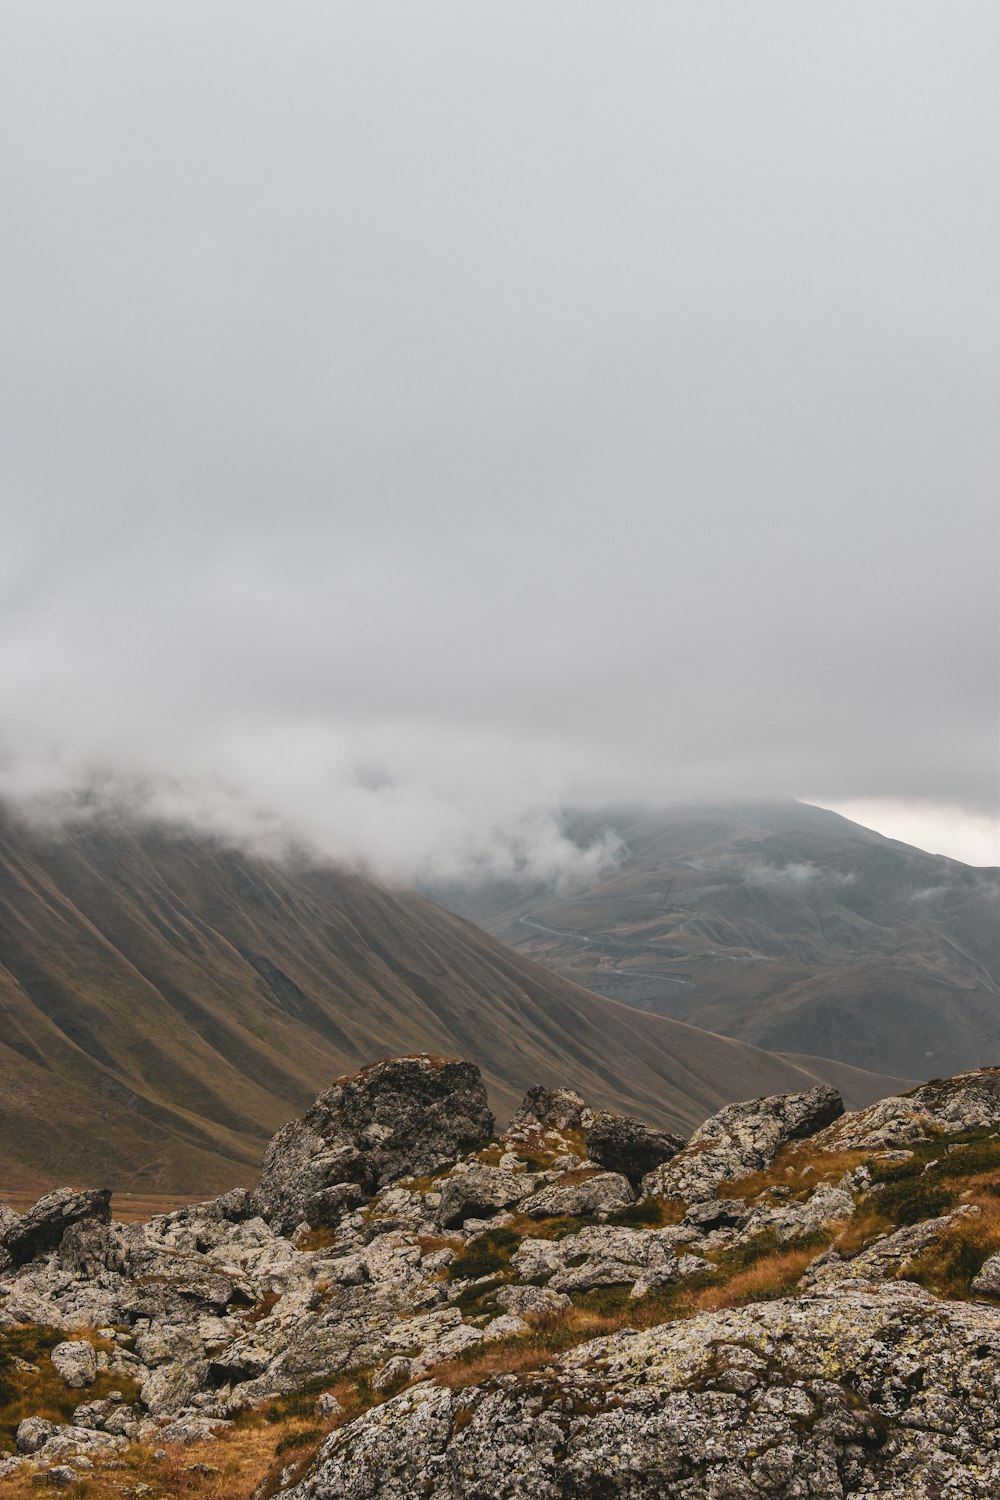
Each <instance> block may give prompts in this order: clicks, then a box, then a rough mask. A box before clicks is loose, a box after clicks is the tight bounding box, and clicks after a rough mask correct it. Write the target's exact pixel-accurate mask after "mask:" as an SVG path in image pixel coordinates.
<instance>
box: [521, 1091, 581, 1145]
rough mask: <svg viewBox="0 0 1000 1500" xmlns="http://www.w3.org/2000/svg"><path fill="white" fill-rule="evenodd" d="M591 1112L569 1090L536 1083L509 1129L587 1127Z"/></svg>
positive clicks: (579, 1128)
mask: <svg viewBox="0 0 1000 1500" xmlns="http://www.w3.org/2000/svg"><path fill="white" fill-rule="evenodd" d="M593 1119H594V1112H593V1110H591V1109H589V1108H588V1106H587V1104H586V1103H585V1101H584V1100H583V1099H581V1098H580V1095H579V1094H574V1093H573V1090H572V1089H547V1088H545V1087H543V1085H542V1084H540V1083H539V1084H536V1085H535V1086H534V1088H530V1089H529V1090H528V1092H527V1093H526V1094H525V1096H524V1099H523V1101H522V1103H521V1107H520V1109H519V1110H518V1111H517V1114H516V1115H515V1116H514V1118H513V1119H512V1120H511V1122H510V1131H511V1132H512V1133H514V1134H516V1133H517V1132H518V1131H525V1130H537V1129H539V1128H541V1129H544V1130H587V1129H589V1128H590V1125H591V1124H592V1123H593Z"/></svg>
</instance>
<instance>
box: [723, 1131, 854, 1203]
mask: <svg viewBox="0 0 1000 1500" xmlns="http://www.w3.org/2000/svg"><path fill="white" fill-rule="evenodd" d="M869 1155H870V1153H869V1152H867V1151H817V1149H816V1147H815V1146H814V1145H813V1144H812V1142H810V1141H798V1142H795V1143H794V1144H792V1145H791V1146H783V1147H782V1148H781V1150H780V1151H779V1152H778V1154H777V1156H776V1157H775V1158H774V1161H773V1162H772V1163H771V1165H770V1167H768V1168H767V1170H766V1171H764V1172H753V1173H751V1175H750V1176H749V1177H741V1178H740V1180H739V1181H738V1182H727V1183H726V1186H725V1193H724V1195H723V1196H725V1197H726V1198H742V1199H743V1200H744V1201H747V1200H748V1199H750V1198H756V1197H757V1195H758V1194H759V1193H763V1192H766V1191H767V1189H768V1188H774V1187H786V1188H790V1189H791V1190H792V1193H793V1195H796V1194H800V1195H802V1196H806V1195H808V1194H809V1193H811V1192H812V1191H813V1190H814V1189H815V1188H816V1187H818V1185H819V1184H820V1183H821V1182H830V1183H836V1182H839V1181H840V1179H841V1177H843V1175H844V1173H845V1172H851V1171H853V1170H854V1168H855V1167H859V1166H860V1165H861V1163H862V1162H865V1161H867V1160H868V1157H869ZM720 1192H721V1189H720Z"/></svg>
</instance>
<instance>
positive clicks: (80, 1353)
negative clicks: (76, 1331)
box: [49, 1339, 97, 1389]
mask: <svg viewBox="0 0 1000 1500" xmlns="http://www.w3.org/2000/svg"><path fill="white" fill-rule="evenodd" d="M49 1358H50V1359H51V1361H52V1365H53V1368H54V1369H55V1371H56V1373H57V1374H58V1375H61V1376H62V1378H63V1380H65V1382H66V1384H67V1385H68V1386H69V1387H70V1388H71V1389H78V1388H79V1387H80V1386H83V1385H93V1383H94V1381H95V1380H96V1379H97V1351H96V1350H95V1348H94V1346H93V1344H90V1343H88V1342H87V1341H86V1340H85V1339H67V1340H66V1341H65V1342H64V1343H61V1344H56V1346H55V1348H54V1349H53V1350H52V1352H51V1353H50V1355H49Z"/></svg>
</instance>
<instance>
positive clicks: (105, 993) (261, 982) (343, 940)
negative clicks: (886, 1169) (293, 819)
mask: <svg viewBox="0 0 1000 1500" xmlns="http://www.w3.org/2000/svg"><path fill="white" fill-rule="evenodd" d="M425 1050H430V1051H438V1052H442V1053H448V1054H453V1053H457V1054H459V1055H461V1056H465V1057H469V1058H472V1059H474V1060H475V1061H476V1062H478V1063H479V1064H480V1065H481V1066H482V1068H483V1070H484V1073H485V1075H486V1077H487V1081H488V1084H489V1087H490V1090H491V1094H492V1098H493V1102H494V1107H495V1108H496V1109H497V1111H498V1112H499V1113H503V1112H505V1111H509V1110H511V1109H512V1108H513V1106H514V1105H515V1103H516V1101H517V1100H518V1098H519V1097H520V1095H521V1093H522V1092H523V1090H524V1089H525V1088H526V1087H527V1086H528V1085H529V1084H532V1083H535V1082H542V1083H550V1084H556V1083H573V1084H575V1085H577V1086H578V1087H580V1088H581V1089H582V1090H583V1091H584V1093H585V1094H586V1096H587V1097H588V1098H589V1099H592V1100H593V1102H594V1103H595V1104H607V1105H612V1106H617V1107H619V1108H625V1109H629V1110H634V1111H636V1112H637V1113H640V1114H642V1115H644V1116H646V1117H648V1118H650V1119H653V1120H656V1121H658V1122H662V1123H663V1124H664V1125H667V1126H673V1127H675V1128H677V1127H685V1126H690V1125H692V1124H695V1123H697V1122H698V1121H700V1120H702V1119H703V1118H705V1116H706V1115H708V1114H709V1113H711V1112H712V1111H713V1110H714V1109H716V1108H717V1107H718V1106H719V1104H721V1103H722V1102H723V1101H725V1100H728V1099H731V1098H735V1097H746V1096H747V1095H750V1094H755V1093H769V1092H774V1091H777V1090H782V1089H794V1088H800V1087H804V1086H807V1085H808V1083H809V1082H811V1081H812V1076H813V1074H814V1067H821V1066H822V1065H821V1064H815V1065H812V1064H810V1063H807V1064H806V1065H805V1066H800V1065H799V1064H797V1063H794V1062H792V1061H789V1060H788V1059H784V1058H778V1057H773V1056H771V1055H769V1054H768V1053H766V1052H762V1051H758V1050H756V1049H754V1048H752V1047H747V1046H746V1045H743V1044H741V1043H739V1042H735V1041H732V1040H729V1039H727V1038H724V1037H719V1036H711V1035H708V1034H706V1033H704V1032H701V1031H699V1030H696V1029H694V1028H692V1027H689V1026H685V1025H679V1024H677V1023H673V1022H670V1021H666V1020H663V1019H661V1018H660V1017H658V1016H654V1015H651V1014H648V1013H642V1012H639V1011H636V1010H633V1009H631V1008H628V1007H625V1006H621V1005H617V1004H614V1003H611V1002H609V1001H607V1000H605V999H602V998H600V997H598V996H595V995H591V994H589V993H587V992H586V991H584V990H582V989H580V988H578V987H577V986H575V985H573V984H571V983H570V982H568V981H567V980H565V979H562V978H560V977H558V976H557V975H554V974H552V973H550V972H548V971H547V970H545V969H543V968H540V967H538V966H536V965H534V964H533V963H531V962H530V961H529V960H528V959H526V958H524V957H522V956H521V955H518V954H515V953H513V952H512V951H511V950H510V949H508V948H505V947H504V946H502V945H501V944H499V943H497V942H495V941H494V940H492V939H491V938H489V937H488V936H486V935H485V934H484V933H482V932H481V931H479V930H478V929H477V928H476V927H474V926H472V925H471V924H470V923H468V922H466V921H464V920H462V919H461V918H459V917H457V916H454V915H452V914H451V913H449V912H446V911H444V910H442V909H441V908H440V907H437V906H434V905H433V904H432V903H431V902H429V901H427V900H425V899H424V898H422V897H420V896H417V895H413V894H411V893H407V892H402V891H388V890H386V889H383V888H380V887H379V886H377V885H375V884H373V883H372V882H370V881H367V880H365V879H362V878H360V877H358V876H354V875H347V874H344V873H343V872H340V871H337V870H333V869H330V868H322V869H319V868H307V867H300V868H291V867H285V866H281V867H279V866H277V865H273V864H269V863H267V862H264V861H261V860H255V859H252V858H249V857H247V856H244V855H241V854H238V853H234V852H233V851H231V850H227V849H225V848H222V847H220V846H218V845H214V844H211V843H209V842H207V841H204V840H196V839H193V838H185V837H181V836H176V835H171V834H168V833H164V832H158V831H155V830H144V831H137V830H135V829H130V828H127V827H124V826H121V827H115V828H110V827H107V826H105V827H103V828H92V829H88V830H82V831H76V832H74V833H67V834H62V835H59V836H46V835H43V834H41V833H38V832H37V831H30V830H28V829H26V828H24V827H23V826H19V825H17V824H16V823H15V822H13V821H12V820H11V819H10V818H7V819H6V820H5V821H4V822H3V823H2V824H0V1187H8V1188H10V1187H17V1186H19V1185H21V1184H25V1183H27V1182H28V1181H31V1182H32V1183H35V1182H38V1183H43V1182H51V1181H52V1180H55V1179H59V1180H65V1179H67V1178H69V1179H70V1180H77V1181H80V1182H88V1181H108V1182H110V1183H111V1184H112V1185H115V1186H118V1187H120V1188H125V1187H143V1188H148V1189H152V1188H157V1189H164V1190H166V1189H174V1190H180V1191H188V1192H199V1191H209V1190H213V1189H218V1188H222V1187H225V1186H228V1185H231V1184H232V1183H235V1182H240V1181H247V1180H249V1178H250V1177H251V1176H252V1175H253V1171H254V1168H255V1167H256V1164H257V1163H258V1161H259V1158H260V1152H261V1148H262V1146H263V1143H264V1141H265V1139H266V1138H267V1137H268V1135H269V1134H270V1133H271V1132H272V1131H273V1130H274V1129H275V1128H276V1127H277V1126H278V1125H279V1124H280V1123H281V1122H282V1121H283V1120H285V1119H287V1118H289V1116H291V1115H293V1114H297V1113H300V1112H301V1111H302V1109H303V1108H304V1107H305V1106H306V1105H307V1104H308V1103H309V1102H310V1101H311V1100H312V1098H313V1096H314V1095H315V1094H316V1093H317V1092H318V1091H319V1090H320V1089H321V1088H324V1087H326V1086H327V1085H328V1084H329V1083H331V1082H332V1080H333V1079H334V1078H336V1077H337V1076H338V1075H339V1074H342V1073H344V1072H347V1071H351V1070H353V1069H354V1068H356V1067H357V1066H359V1065H360V1064H362V1063H366V1062H369V1061H371V1060H372V1059H373V1058H376V1057H379V1056H380V1055H385V1054H389V1053H403V1052H408V1051H425ZM852 1085H853V1087H852V1089H851V1090H850V1092H851V1094H852V1100H853V1102H861V1101H862V1100H864V1099H871V1098H874V1097H877V1096H878V1095H879V1094H881V1093H885V1092H888V1091H889V1090H890V1088H891V1086H892V1081H891V1080H887V1079H884V1078H870V1077H867V1076H865V1075H859V1076H858V1077H857V1078H854V1079H852Z"/></svg>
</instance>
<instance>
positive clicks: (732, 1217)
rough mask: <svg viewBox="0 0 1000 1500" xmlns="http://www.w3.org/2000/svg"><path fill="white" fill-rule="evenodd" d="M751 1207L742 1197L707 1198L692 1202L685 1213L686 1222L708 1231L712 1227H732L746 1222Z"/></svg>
mask: <svg viewBox="0 0 1000 1500" xmlns="http://www.w3.org/2000/svg"><path fill="white" fill-rule="evenodd" d="M749 1217H750V1209H749V1208H748V1207H747V1205H746V1204H745V1203H744V1202H743V1200H742V1199H741V1198H706V1199H705V1200H704V1201H703V1202H701V1203H692V1204H691V1205H690V1206H689V1208H688V1210H687V1212H686V1213H685V1215H684V1222H685V1224H690V1225H692V1226H693V1227H694V1228H695V1229H698V1230H702V1231H703V1232H705V1233H708V1231H709V1230H711V1229H732V1228H735V1227H738V1226H739V1225H741V1224H745V1223H746V1221H747V1219H748V1218H749Z"/></svg>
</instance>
